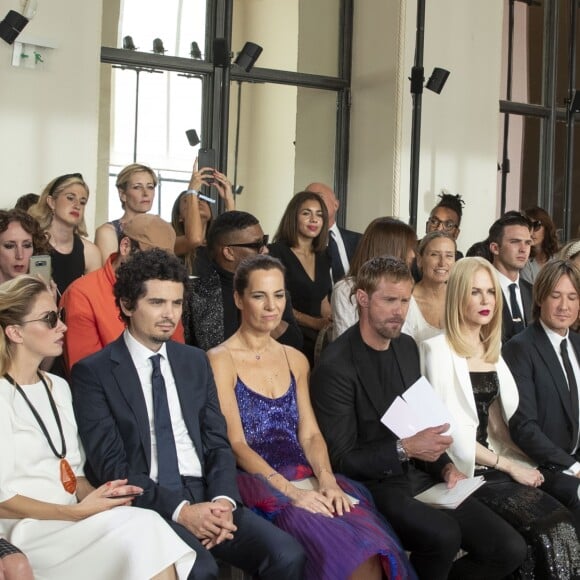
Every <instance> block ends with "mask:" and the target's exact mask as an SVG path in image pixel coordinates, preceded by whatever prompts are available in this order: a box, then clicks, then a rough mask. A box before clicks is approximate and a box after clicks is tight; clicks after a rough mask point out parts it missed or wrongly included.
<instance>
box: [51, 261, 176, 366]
mask: <svg viewBox="0 0 580 580" xmlns="http://www.w3.org/2000/svg"><path fill="white" fill-rule="evenodd" d="M116 258H117V254H111V255H110V256H109V259H108V260H107V261H106V262H105V265H104V266H103V267H102V268H99V269H98V270H95V271H94V272H90V273H89V274H86V275H85V276H82V277H81V278H77V279H76V280H75V281H74V282H73V283H72V284H71V285H70V286H69V287H68V288H67V289H66V291H65V293H64V294H63V295H62V297H61V299H60V303H59V306H62V307H63V308H64V312H65V323H66V325H67V327H68V330H67V331H66V334H65V336H64V359H65V363H66V367H67V370H68V371H69V372H70V369H71V368H72V366H73V365H74V364H75V363H76V362H77V361H79V360H80V359H82V358H85V357H86V356H89V355H90V354H93V353H95V352H97V351H99V350H101V349H102V348H103V347H104V346H106V345H107V344H109V343H110V342H113V340H115V339H116V338H118V337H119V336H120V335H121V333H122V332H123V331H124V330H125V323H124V322H123V321H122V320H121V318H120V316H119V310H118V308H117V306H116V304H115V296H114V294H113V285H114V284H115V280H116V279H117V277H116V276H115V272H114V270H113V262H114V261H115V259H116ZM172 338H173V340H175V341H177V342H181V343H183V342H185V340H184V337H183V325H182V324H181V321H179V325H178V326H177V328H176V329H175V333H174V334H173V337H172Z"/></svg>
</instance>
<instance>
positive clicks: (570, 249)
mask: <svg viewBox="0 0 580 580" xmlns="http://www.w3.org/2000/svg"><path fill="white" fill-rule="evenodd" d="M556 257H557V259H558V260H570V261H571V262H574V263H575V264H576V265H577V266H580V240H570V241H569V242H568V243H567V244H565V245H564V246H563V247H562V248H561V249H560V251H559V252H558V255H557V256H556Z"/></svg>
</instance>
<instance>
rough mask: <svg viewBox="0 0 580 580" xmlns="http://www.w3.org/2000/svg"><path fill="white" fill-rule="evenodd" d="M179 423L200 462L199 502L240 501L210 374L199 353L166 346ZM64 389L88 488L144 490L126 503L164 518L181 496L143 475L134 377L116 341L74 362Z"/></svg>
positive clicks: (143, 433) (144, 451) (144, 449)
mask: <svg viewBox="0 0 580 580" xmlns="http://www.w3.org/2000/svg"><path fill="white" fill-rule="evenodd" d="M167 357H168V360H169V364H170V365H171V370H172V372H173V375H174V377H175V383H176V385H177V391H178V394H179V401H180V404H181V410H182V413H183V419H184V421H185V424H186V426H187V430H188V433H189V436H190V437H191V440H192V442H193V445H194V447H195V450H196V452H197V455H198V457H199V459H200V462H201V466H202V470H203V474H202V477H203V478H204V483H205V491H206V497H203V498H199V499H198V498H196V501H207V500H209V499H211V498H213V497H215V496H218V495H226V496H228V497H230V498H232V499H233V500H235V501H237V502H241V500H240V497H239V492H238V488H237V484H236V462H235V459H234V455H233V453H232V450H231V447H230V444H229V442H228V439H227V434H226V425H225V420H224V418H223V416H222V414H221V411H220V407H219V403H218V398H217V393H216V388H215V383H214V379H213V374H212V372H211V368H210V366H209V362H208V360H207V357H206V356H205V353H204V352H203V351H201V350H199V349H196V348H194V347H190V346H185V345H182V344H178V343H176V342H172V341H169V342H168V343H167ZM72 392H73V404H74V410H75V415H76V420H77V423H78V427H79V434H80V436H81V440H82V442H83V446H84V449H85V452H86V456H87V467H88V468H89V469H87V476H88V477H89V479H93V483H95V484H102V483H103V482H105V481H109V480H112V479H123V478H127V479H128V480H129V483H130V484H133V485H138V486H141V487H142V488H143V489H144V490H145V493H144V494H143V496H141V497H139V498H137V499H136V500H135V501H134V505H136V506H138V507H145V508H150V509H154V510H155V511H157V512H158V513H159V514H161V515H162V516H163V517H165V518H167V519H171V516H172V514H173V512H174V511H175V508H176V507H177V506H178V505H179V503H180V502H181V501H183V497H181V496H180V495H179V494H176V493H175V492H173V491H170V490H168V489H166V488H163V487H161V486H160V485H158V484H157V483H155V482H154V481H153V480H152V479H151V478H150V477H149V472H150V468H151V438H150V432H149V419H148V417H147V408H146V406H145V398H144V396H143V390H142V388H141V383H140V381H139V376H138V374H137V370H136V369H135V365H134V364H133V360H132V359H131V356H130V354H129V351H128V349H127V346H126V345H125V341H124V339H123V336H120V337H119V338H118V339H117V340H116V341H114V342H112V343H111V344H109V345H107V346H106V347H105V348H104V349H103V350H101V351H100V352H98V353H96V354H94V355H91V356H89V357H87V358H85V359H83V360H81V361H79V362H78V363H77V364H76V365H74V367H73V369H72Z"/></svg>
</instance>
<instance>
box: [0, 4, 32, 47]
mask: <svg viewBox="0 0 580 580" xmlns="http://www.w3.org/2000/svg"><path fill="white" fill-rule="evenodd" d="M27 24H28V18H26V17H24V16H22V14H20V13H19V12H16V11H14V10H9V11H8V14H6V17H5V18H4V20H2V22H0V38H2V40H5V41H6V42H7V43H8V44H12V43H13V42H14V41H15V40H16V38H17V36H18V35H19V34H20V33H21V32H22V30H23V29H24V27H25V26H26V25H27Z"/></svg>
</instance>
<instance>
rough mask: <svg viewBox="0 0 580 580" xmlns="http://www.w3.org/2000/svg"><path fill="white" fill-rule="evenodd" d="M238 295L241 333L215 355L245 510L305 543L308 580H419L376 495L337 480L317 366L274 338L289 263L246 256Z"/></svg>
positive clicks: (214, 365) (236, 288)
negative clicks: (314, 372) (314, 393)
mask: <svg viewBox="0 0 580 580" xmlns="http://www.w3.org/2000/svg"><path fill="white" fill-rule="evenodd" d="M234 292H235V294H234V299H235V302H236V306H237V307H238V308H239V309H240V311H241V325H240V328H239V329H238V330H237V331H236V333H235V334H234V335H232V336H231V337H230V338H229V339H228V340H226V341H225V342H224V343H223V344H221V345H220V346H218V347H216V348H215V349H212V350H211V351H209V353H208V355H209V358H210V362H211V365H212V368H213V371H214V375H215V379H216V385H217V389H218V397H219V399H220V405H221V409H222V412H223V413H224V415H225V418H226V422H227V428H228V438H229V440H230V442H231V445H232V449H233V450H234V453H235V455H236V459H237V463H238V466H239V467H240V468H241V469H242V470H243V472H240V474H239V477H238V483H239V487H240V492H241V494H242V498H243V500H244V502H245V503H246V504H247V505H248V506H249V507H251V508H252V509H254V510H255V511H257V512H258V513H260V514H261V515H263V516H264V517H267V518H268V519H271V520H272V521H273V523H274V524H275V525H277V526H278V527H280V528H282V529H283V530H285V531H287V532H288V533H290V534H292V535H293V536H294V537H295V538H296V539H297V540H298V541H300V542H301V543H302V545H303V547H304V549H305V551H306V553H307V555H308V561H307V564H306V569H305V574H304V578H305V579H307V580H346V579H351V580H354V579H360V580H374V579H376V580H380V579H381V578H383V574H386V575H387V577H388V578H390V579H395V578H401V579H402V578H413V577H414V573H413V571H412V569H411V566H410V564H409V562H408V560H407V557H406V555H405V554H404V552H403V550H402V548H401V546H400V544H399V542H398V540H397V538H396V536H395V535H394V533H393V531H392V530H391V529H390V527H389V526H388V525H387V524H386V522H385V521H384V520H383V519H382V517H381V516H379V515H378V514H377V513H376V512H375V511H374V510H373V509H372V507H371V502H370V501H369V495H368V492H366V490H364V489H363V488H361V486H360V485H357V484H355V483H354V482H352V481H350V480H347V479H346V478H343V477H340V476H335V475H334V473H333V472H332V468H331V466H330V460H329V458H328V451H327V449H326V444H325V442H324V439H323V437H322V434H321V433H320V430H319V428H318V424H317V422H316V418H315V416H314V412H313V410H312V406H311V403H310V397H309V394H308V373H309V367H308V362H307V361H306V359H305V357H304V356H303V355H302V354H301V353H299V352H298V351H297V350H294V349H293V348H291V347H288V346H284V345H281V344H280V343H279V342H277V341H276V340H275V339H273V338H272V337H271V331H272V330H273V329H274V328H276V326H277V325H278V324H279V323H280V319H281V316H282V312H283V310H284V305H285V302H286V294H285V289H284V272H283V267H282V266H281V264H280V262H278V260H275V259H273V258H272V257H271V256H267V255H257V256H252V257H250V258H246V260H244V261H243V262H242V263H241V264H240V266H239V267H238V269H237V271H236V276H235V281H234ZM306 478H308V479H306ZM305 483H311V484H312V488H311V489H308V488H305V487H300V484H305ZM345 492H347V493H348V494H349V495H350V496H354V497H356V498H357V503H356V505H353V503H351V500H352V497H349V495H347V494H346V493H345ZM358 502H360V503H358Z"/></svg>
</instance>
